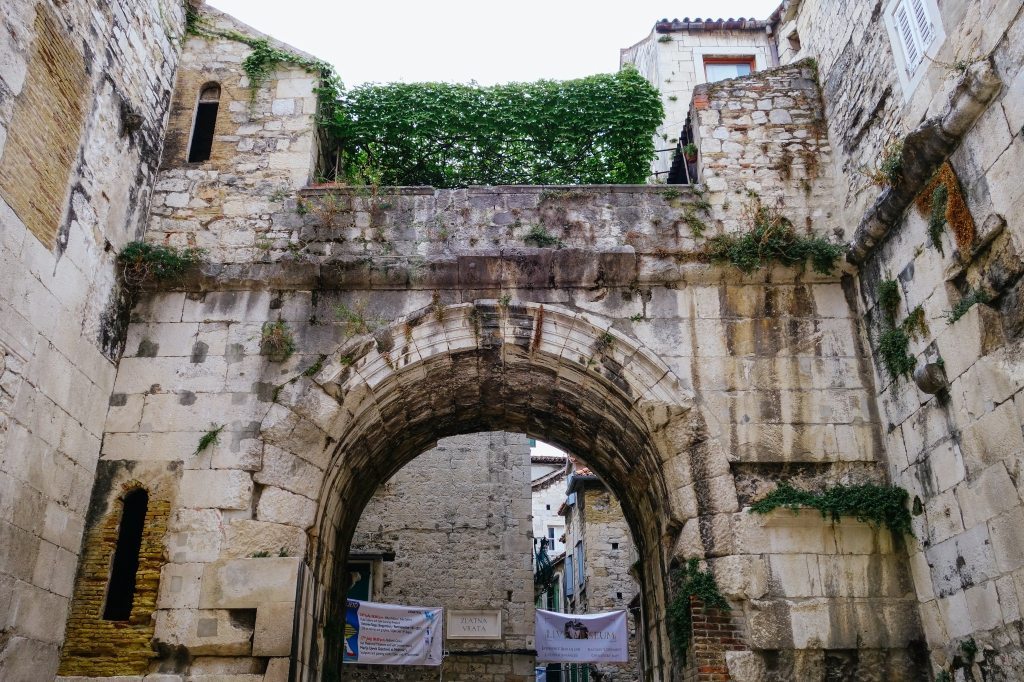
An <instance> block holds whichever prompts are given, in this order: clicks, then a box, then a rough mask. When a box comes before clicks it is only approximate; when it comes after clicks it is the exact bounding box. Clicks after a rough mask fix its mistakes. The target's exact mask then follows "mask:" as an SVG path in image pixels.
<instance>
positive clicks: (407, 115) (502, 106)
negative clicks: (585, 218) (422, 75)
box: [328, 68, 664, 187]
mask: <svg viewBox="0 0 1024 682" xmlns="http://www.w3.org/2000/svg"><path fill="white" fill-rule="evenodd" d="M663 115H664V112H663V109H662V106H661V102H660V99H659V96H658V91H657V90H656V89H655V88H654V87H652V86H651V85H650V83H648V82H647V80H646V79H645V78H644V77H643V76H641V75H640V74H639V73H638V72H637V71H636V69H634V68H624V69H622V70H621V71H619V72H618V73H614V74H599V75H595V76H588V77H586V78H580V79H577V80H569V81H548V80H544V81H537V82H533V83H509V84H504V85H495V86H488V87H482V86H477V85H464V84H456V83H391V84H386V85H377V84H367V85H361V86H358V87H356V88H353V89H351V90H348V91H347V92H346V93H345V94H344V99H343V101H342V103H341V106H340V107H339V108H338V109H337V111H336V112H335V115H334V117H333V118H332V119H331V120H330V121H329V122H328V131H329V132H330V133H331V135H332V136H333V137H334V139H335V140H336V142H337V144H338V146H339V149H340V152H341V157H342V164H343V168H342V169H341V170H342V172H343V173H348V172H349V171H350V169H351V166H352V165H353V163H354V162H356V163H362V162H366V160H367V159H368V160H369V161H371V162H372V163H374V164H375V165H376V166H377V167H379V168H380V169H381V170H382V172H383V177H382V179H381V182H382V184H385V185H432V186H434V187H462V186H467V185H497V184H592V183H619V184H621V183H643V182H645V180H646V178H647V176H648V174H649V173H650V162H651V159H653V158H654V132H655V129H656V128H657V126H658V125H659V124H660V123H661V121H662V118H663ZM360 160H361V161H360Z"/></svg>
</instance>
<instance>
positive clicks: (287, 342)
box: [260, 320, 296, 362]
mask: <svg viewBox="0 0 1024 682" xmlns="http://www.w3.org/2000/svg"><path fill="white" fill-rule="evenodd" d="M260 345H261V347H262V349H263V352H264V353H265V354H266V355H268V356H270V357H271V359H272V360H273V361H274V362H284V361H285V360H287V359H288V358H290V357H291V356H292V355H293V354H294V353H295V347H296V346H295V335H294V334H292V329H291V327H290V326H289V325H288V323H287V322H286V321H284V320H278V321H277V322H264V323H263V331H262V337H261V339H260Z"/></svg>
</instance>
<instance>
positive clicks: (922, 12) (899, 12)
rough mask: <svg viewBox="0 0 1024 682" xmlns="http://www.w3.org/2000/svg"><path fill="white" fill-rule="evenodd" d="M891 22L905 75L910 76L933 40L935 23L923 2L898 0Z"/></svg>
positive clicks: (918, 0)
mask: <svg viewBox="0 0 1024 682" xmlns="http://www.w3.org/2000/svg"><path fill="white" fill-rule="evenodd" d="M893 22H894V24H895V27H896V33H897V34H898V35H899V38H900V46H901V47H902V48H903V58H904V62H905V65H904V66H905V67H906V70H907V75H911V74H913V73H914V71H915V70H917V67H918V65H919V64H920V63H921V60H922V59H923V58H924V55H925V52H926V51H927V50H928V48H929V47H930V46H931V44H932V42H933V41H934V40H935V21H934V19H933V17H932V16H931V13H930V11H929V8H928V5H927V4H926V3H925V0H900V2H898V3H897V4H896V6H895V9H894V10H893Z"/></svg>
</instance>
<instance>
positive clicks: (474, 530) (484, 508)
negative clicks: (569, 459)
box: [345, 432, 534, 682]
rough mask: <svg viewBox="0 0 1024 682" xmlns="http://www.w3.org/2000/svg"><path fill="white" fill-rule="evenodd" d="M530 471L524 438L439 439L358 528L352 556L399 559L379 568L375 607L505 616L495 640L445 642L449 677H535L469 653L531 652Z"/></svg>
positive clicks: (375, 672) (423, 672)
mask: <svg viewBox="0 0 1024 682" xmlns="http://www.w3.org/2000/svg"><path fill="white" fill-rule="evenodd" d="M529 468H530V447H529V444H528V441H527V438H526V437H525V436H523V435H520V434H513V433H503V432H492V433H478V434H470V435H465V436H456V437H451V438H444V439H442V440H441V441H439V442H438V445H437V447H436V448H434V449H432V450H429V451H427V452H425V453H423V454H422V455H420V456H419V457H417V458H416V459H415V460H413V462H411V463H410V464H408V465H406V466H405V467H403V468H402V470H401V471H399V472H398V473H397V474H396V475H395V476H394V477H393V478H391V479H390V480H389V481H388V482H387V484H385V485H384V486H383V487H382V488H380V489H378V491H377V493H375V495H374V497H373V499H372V500H371V501H370V504H369V505H368V506H367V507H366V509H365V510H364V511H363V515H362V517H361V518H360V520H359V525H358V526H357V528H356V534H355V536H354V537H353V539H352V550H351V551H352V552H357V553H359V552H374V553H392V552H393V553H394V555H395V558H394V561H385V562H382V564H381V567H380V571H379V573H378V577H379V578H380V583H379V584H378V585H376V586H374V591H373V597H372V599H373V600H374V601H382V602H385V603H393V604H411V605H419V606H443V607H444V608H445V609H446V610H447V609H498V610H500V611H501V612H502V619H503V624H502V629H503V638H502V639H501V640H500V641H494V640H487V641H483V640H480V641H472V640H447V641H446V642H445V649H446V650H447V651H448V652H449V655H448V657H447V658H445V662H444V665H443V666H442V670H441V674H443V675H444V678H445V679H450V680H466V681H467V682H470V681H475V680H502V681H505V680H520V681H522V680H529V679H533V666H534V658H533V657H532V656H529V655H524V654H511V653H507V654H503V653H490V654H485V655H473V654H470V653H468V652H472V651H474V650H475V651H481V650H499V651H500V650H506V651H511V650H513V649H530V648H532V646H533V627H534V617H533V600H534V594H533V567H532V563H531V559H532V556H531V552H532V541H531V535H532V533H531V527H530V518H529V517H530V481H529V477H530V476H529ZM439 491H446V493H445V494H443V495H439V494H438V492H439ZM437 677H438V671H437V670H436V669H429V670H428V669H419V668H398V667H387V666H384V667H382V666H359V667H357V668H355V669H353V670H346V671H345V679H355V680H361V679H365V680H383V679H387V680H434V679H436V678H437Z"/></svg>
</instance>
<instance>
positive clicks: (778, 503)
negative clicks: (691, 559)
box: [750, 483, 913, 535]
mask: <svg viewBox="0 0 1024 682" xmlns="http://www.w3.org/2000/svg"><path fill="white" fill-rule="evenodd" d="M909 497H910V496H909V493H907V491H906V490H904V489H903V488H900V487H898V486H880V485H874V484H870V483H869V484H864V485H849V486H847V485H839V486H835V487H834V488H827V489H825V490H824V491H822V492H820V493H815V492H810V491H807V490H798V489H797V488H794V487H793V486H791V485H789V484H788V483H781V484H779V487H778V488H776V489H775V490H773V491H772V492H770V493H768V495H766V496H765V497H764V498H763V499H761V500H759V501H758V502H755V503H754V504H752V505H751V506H750V513H752V514H767V513H768V512H770V511H772V510H774V509H792V510H794V511H799V510H800V509H804V508H809V509H817V510H818V511H820V512H821V515H822V517H824V518H830V517H831V519H832V520H833V521H839V520H840V518H841V517H843V516H853V517H854V518H856V519H857V520H858V521H864V522H866V523H870V524H873V525H875V526H885V527H886V528H888V529H889V530H891V531H892V532H893V534H895V535H899V534H902V533H912V532H913V531H912V529H911V526H910V511H909V510H908V509H907V500H908V499H909Z"/></svg>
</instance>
